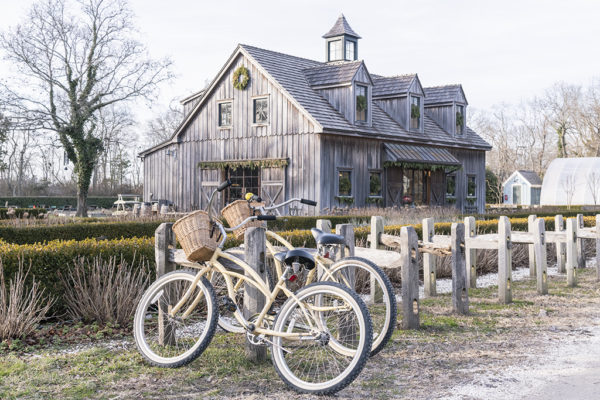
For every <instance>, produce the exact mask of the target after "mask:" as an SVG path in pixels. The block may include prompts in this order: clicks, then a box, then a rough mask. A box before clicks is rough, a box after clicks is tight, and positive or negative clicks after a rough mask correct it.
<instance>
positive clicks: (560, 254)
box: [554, 214, 567, 274]
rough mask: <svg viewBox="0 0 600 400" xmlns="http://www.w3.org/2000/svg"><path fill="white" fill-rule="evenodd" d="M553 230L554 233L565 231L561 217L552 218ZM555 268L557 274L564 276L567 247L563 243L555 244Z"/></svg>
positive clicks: (563, 220)
mask: <svg viewBox="0 0 600 400" xmlns="http://www.w3.org/2000/svg"><path fill="white" fill-rule="evenodd" d="M554 230H555V231H556V232H563V231H564V230H565V219H564V218H563V216H562V215H560V214H559V215H557V216H555V217H554ZM555 245H556V266H557V267H558V273H559V274H564V273H565V272H566V269H565V258H566V255H567V247H566V244H565V243H562V242H557V243H556V244H555Z"/></svg>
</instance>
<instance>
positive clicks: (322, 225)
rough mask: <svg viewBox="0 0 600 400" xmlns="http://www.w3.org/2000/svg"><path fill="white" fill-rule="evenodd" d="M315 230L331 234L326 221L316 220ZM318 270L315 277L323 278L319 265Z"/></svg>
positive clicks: (329, 226) (329, 224)
mask: <svg viewBox="0 0 600 400" xmlns="http://www.w3.org/2000/svg"><path fill="white" fill-rule="evenodd" d="M315 226H316V228H317V229H319V230H321V231H323V232H325V233H331V221H330V220H328V219H318V220H317V223H316V224H315ZM317 268H318V270H317V276H318V277H319V279H321V277H322V276H323V273H324V271H323V267H321V266H320V265H319V266H317Z"/></svg>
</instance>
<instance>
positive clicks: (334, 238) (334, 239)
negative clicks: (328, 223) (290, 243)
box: [310, 228, 346, 245]
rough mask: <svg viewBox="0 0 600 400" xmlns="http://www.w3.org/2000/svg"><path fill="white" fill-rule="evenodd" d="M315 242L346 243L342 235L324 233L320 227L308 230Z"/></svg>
mask: <svg viewBox="0 0 600 400" xmlns="http://www.w3.org/2000/svg"><path fill="white" fill-rule="evenodd" d="M310 232H311V233H312V235H313V236H314V238H315V241H316V242H317V244H325V245H327V244H346V241H345V240H344V237H343V236H341V235H336V234H333V233H325V232H323V231H322V230H320V229H317V228H312V229H311V230H310Z"/></svg>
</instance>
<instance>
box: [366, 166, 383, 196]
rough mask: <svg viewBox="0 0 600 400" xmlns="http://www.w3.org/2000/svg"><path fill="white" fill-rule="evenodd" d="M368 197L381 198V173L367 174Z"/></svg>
mask: <svg viewBox="0 0 600 400" xmlns="http://www.w3.org/2000/svg"><path fill="white" fill-rule="evenodd" d="M369 196H370V197H381V172H375V171H373V172H370V173H369Z"/></svg>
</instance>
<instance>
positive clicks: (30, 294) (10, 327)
mask: <svg viewBox="0 0 600 400" xmlns="http://www.w3.org/2000/svg"><path fill="white" fill-rule="evenodd" d="M28 275H29V269H28V270H27V271H25V269H24V267H23V260H22V259H19V269H18V270H17V272H16V273H15V275H14V276H13V277H12V279H10V281H9V282H8V285H7V283H6V280H5V278H4V266H3V264H2V260H1V259H0V341H1V340H4V339H9V338H22V337H24V336H27V335H29V334H30V333H31V332H33V331H34V330H35V329H36V328H37V326H38V324H39V323H40V321H42V320H43V319H44V317H45V315H46V313H47V312H48V310H50V307H51V306H52V303H53V300H52V299H50V298H47V297H46V296H44V289H40V286H39V282H38V281H36V280H35V279H34V278H32V279H31V284H28V283H27V281H28V279H27V278H28Z"/></svg>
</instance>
